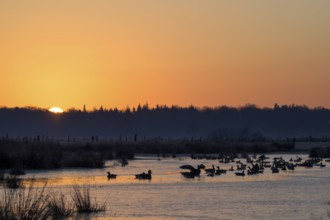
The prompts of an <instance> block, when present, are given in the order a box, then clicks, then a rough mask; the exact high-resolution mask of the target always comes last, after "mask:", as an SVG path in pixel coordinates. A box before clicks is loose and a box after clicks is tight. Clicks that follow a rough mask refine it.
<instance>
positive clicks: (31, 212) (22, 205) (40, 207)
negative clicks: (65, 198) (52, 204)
mask: <svg viewBox="0 0 330 220" xmlns="http://www.w3.org/2000/svg"><path fill="white" fill-rule="evenodd" d="M45 187H46V185H44V186H43V187H41V188H39V187H33V182H32V183H31V184H30V186H29V187H28V188H24V187H21V188H19V189H9V188H6V187H4V188H3V192H2V194H1V200H0V219H13V220H16V219H31V220H34V219H47V218H48V217H49V216H50V213H49V210H48V202H47V201H48V199H49V197H48V195H47V194H46V193H45Z"/></svg>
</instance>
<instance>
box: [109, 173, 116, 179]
mask: <svg viewBox="0 0 330 220" xmlns="http://www.w3.org/2000/svg"><path fill="white" fill-rule="evenodd" d="M107 173H108V175H107V177H108V180H109V179H116V177H117V174H111V173H110V172H107Z"/></svg>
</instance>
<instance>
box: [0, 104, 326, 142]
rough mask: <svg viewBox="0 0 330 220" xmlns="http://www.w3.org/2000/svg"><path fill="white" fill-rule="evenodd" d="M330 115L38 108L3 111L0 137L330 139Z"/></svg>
mask: <svg viewBox="0 0 330 220" xmlns="http://www.w3.org/2000/svg"><path fill="white" fill-rule="evenodd" d="M329 121H330V110H329V109H325V108H314V109H311V108H308V107H306V106H296V105H282V106H279V105H277V104H275V105H274V107H273V108H258V107H257V106H255V105H246V106H244V107H240V108H234V107H227V106H221V107H217V108H196V107H194V106H190V107H179V106H171V107H168V106H158V105H157V106H156V107H154V108H150V107H149V106H148V105H147V104H145V105H139V106H137V107H136V108H135V107H134V108H129V107H127V108H126V109H124V110H118V109H117V108H110V109H106V108H104V107H102V106H101V107H100V108H99V109H94V110H93V111H87V110H86V107H85V106H84V109H83V110H79V109H70V110H69V111H67V112H65V113H63V114H53V113H50V112H49V111H48V110H45V109H39V108H5V107H3V108H0V136H1V135H2V137H3V138H21V139H23V138H25V139H29V138H30V139H31V137H33V139H35V140H37V141H46V140H49V139H52V138H55V137H62V138H64V137H65V138H66V139H67V140H68V141H75V140H77V139H80V140H81V139H84V140H88V141H95V142H97V141H99V140H103V139H111V140H122V141H135V142H137V141H143V140H147V139H153V138H156V137H160V138H162V139H164V140H166V139H176V138H178V139H194V140H198V139H201V138H207V139H215V140H217V141H218V142H221V141H227V140H259V141H260V140H263V139H267V138H286V137H291V138H293V137H296V138H306V137H307V138H308V137H311V138H317V139H320V138H325V139H327V137H328V136H329V134H330V124H329Z"/></svg>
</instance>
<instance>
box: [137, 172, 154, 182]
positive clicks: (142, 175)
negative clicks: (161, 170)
mask: <svg viewBox="0 0 330 220" xmlns="http://www.w3.org/2000/svg"><path fill="white" fill-rule="evenodd" d="M135 179H139V180H151V170H148V173H145V172H143V173H140V174H136V175H135Z"/></svg>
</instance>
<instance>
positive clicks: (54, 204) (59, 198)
mask: <svg viewBox="0 0 330 220" xmlns="http://www.w3.org/2000/svg"><path fill="white" fill-rule="evenodd" d="M48 211H49V213H50V215H51V216H52V218H53V219H64V218H68V217H71V216H73V214H74V211H75V210H74V206H73V204H72V202H70V201H68V200H67V199H66V198H65V195H64V194H63V193H60V194H56V193H52V194H51V195H50V197H49V200H48Z"/></svg>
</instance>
